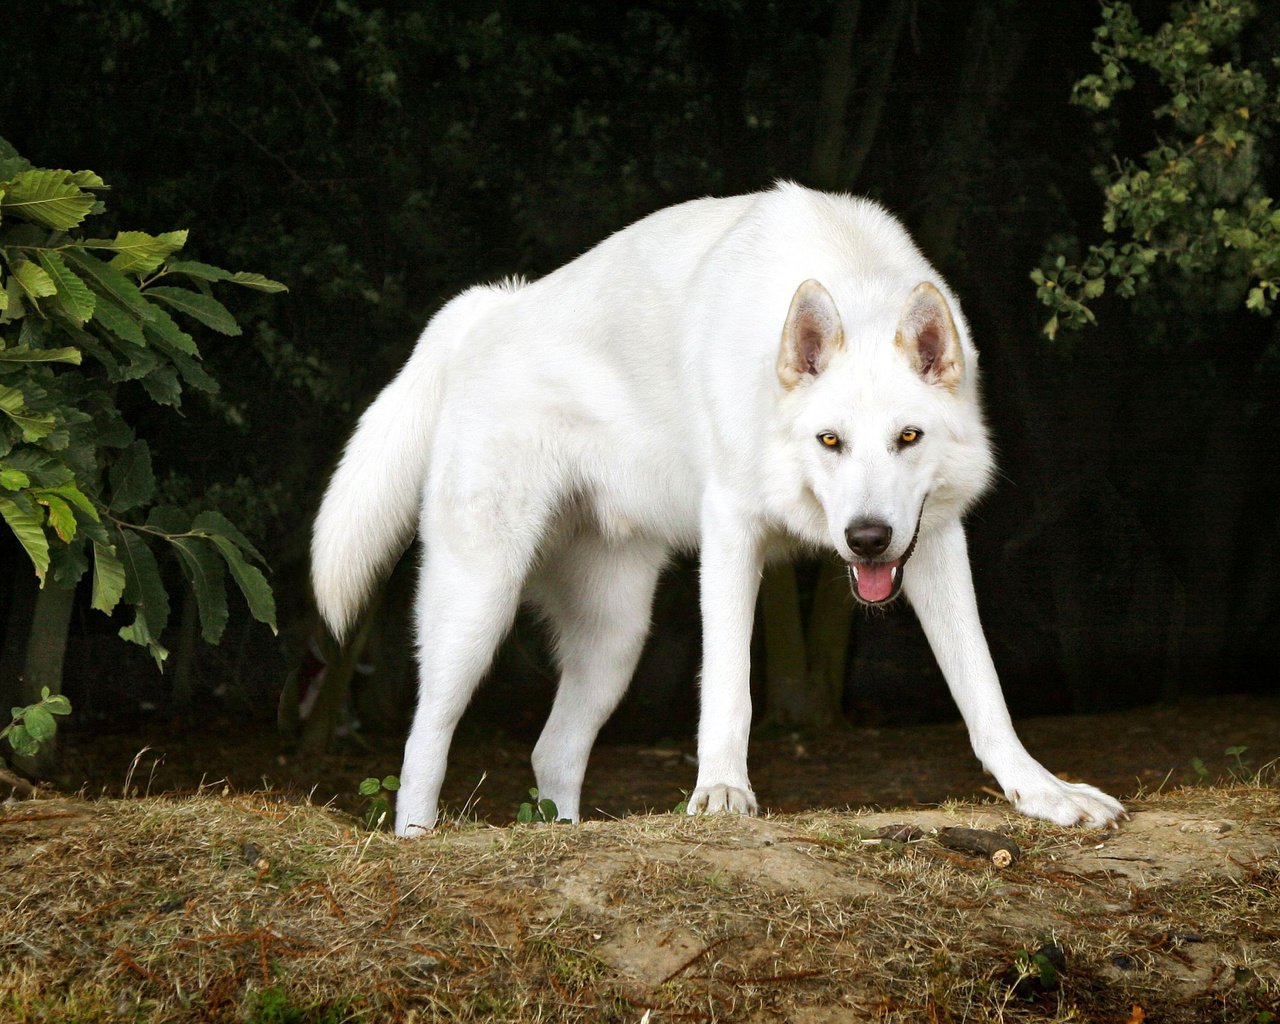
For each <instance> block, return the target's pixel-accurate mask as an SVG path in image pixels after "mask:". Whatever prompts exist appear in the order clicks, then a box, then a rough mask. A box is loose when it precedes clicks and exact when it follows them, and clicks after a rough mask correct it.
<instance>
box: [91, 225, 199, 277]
mask: <svg viewBox="0 0 1280 1024" xmlns="http://www.w3.org/2000/svg"><path fill="white" fill-rule="evenodd" d="M186 244H187V232H185V231H167V232H165V233H164V234H162V235H149V234H147V233H146V232H145V231H121V232H118V233H117V234H116V237H115V238H114V239H107V238H90V239H89V240H88V241H86V242H84V243H83V245H84V246H85V248H86V249H110V250H112V251H113V252H115V253H116V254H117V255H116V256H115V257H114V258H113V259H112V260H111V265H112V266H113V267H115V268H116V270H118V271H120V272H121V273H122V274H135V275H140V274H149V273H151V272H152V271H153V270H155V269H156V268H157V267H159V266H160V264H161V263H163V262H164V261H165V260H166V259H168V258H169V256H171V255H172V254H173V253H175V252H177V251H178V250H179V249H181V248H182V247H183V246H184V245H186Z"/></svg>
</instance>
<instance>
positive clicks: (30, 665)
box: [13, 583, 76, 778]
mask: <svg viewBox="0 0 1280 1024" xmlns="http://www.w3.org/2000/svg"><path fill="white" fill-rule="evenodd" d="M75 600H76V592H75V589H74V588H72V589H63V588H62V587H59V586H56V585H55V584H52V583H48V584H46V585H45V586H44V587H43V588H42V589H41V590H40V592H39V593H38V594H37V595H36V603H35V610H34V612H33V614H32V616H31V631H30V633H28V635H27V653H26V659H25V661H24V663H23V670H22V677H21V679H20V680H19V684H18V704H19V705H23V706H24V705H27V704H36V703H38V702H39V701H40V696H41V691H42V690H43V688H44V687H48V688H49V692H50V693H61V692H62V664H63V661H64V660H65V658H66V653H67V631H68V629H69V628H70V626H71V611H72V609H73V608H74V607H75ZM56 755H57V750H56V741H55V740H46V741H45V742H44V743H42V744H41V745H40V749H39V751H37V752H36V754H35V755H34V756H32V757H15V758H14V759H13V761H14V764H15V765H16V766H17V767H18V768H19V769H20V770H21V771H23V772H25V773H26V774H28V775H30V776H31V777H32V778H40V777H45V776H47V775H48V774H49V773H50V772H51V771H52V770H53V768H54V765H55V764H56V763H57V756H56Z"/></svg>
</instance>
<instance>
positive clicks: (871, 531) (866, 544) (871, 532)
mask: <svg viewBox="0 0 1280 1024" xmlns="http://www.w3.org/2000/svg"><path fill="white" fill-rule="evenodd" d="M844 539H845V540H847V541H848V542H849V547H850V548H851V549H852V550H853V553H854V554H855V555H857V556H858V557H859V558H876V557H878V556H880V555H883V554H884V551H885V548H887V547H888V546H889V541H891V540H892V539H893V527H892V526H890V525H889V524H888V523H878V522H876V521H875V520H874V519H860V520H858V521H857V522H854V523H850V524H849V528H848V529H847V530H845V531H844Z"/></svg>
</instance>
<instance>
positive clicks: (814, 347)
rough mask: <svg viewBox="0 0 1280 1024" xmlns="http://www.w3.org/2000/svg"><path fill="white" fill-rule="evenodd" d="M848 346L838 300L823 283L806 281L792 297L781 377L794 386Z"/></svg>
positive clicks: (784, 332) (784, 383)
mask: <svg viewBox="0 0 1280 1024" xmlns="http://www.w3.org/2000/svg"><path fill="white" fill-rule="evenodd" d="M843 346H844V327H843V326H842V325H841V323H840V311H839V310H837V309H836V304H835V300H834V299H832V298H831V293H830V292H828V291H827V290H826V289H825V288H824V287H822V285H821V284H819V283H818V282H817V281H814V280H812V279H810V280H808V281H805V282H804V283H803V284H802V285H800V287H799V288H797V289H796V293H795V295H794V296H792V298H791V309H790V310H788V311H787V322H786V324H785V325H783V328H782V345H781V347H780V348H779V349H778V380H780V381H782V386H783V387H784V388H787V389H790V388H793V387H795V386H796V385H797V384H799V383H800V382H801V381H802V380H804V379H805V378H806V377H816V376H817V375H818V374H820V373H821V372H822V371H823V370H824V369H826V367H827V363H829V362H830V361H831V356H832V354H833V353H835V352H837V351H838V350H839V349H840V348H842V347H843Z"/></svg>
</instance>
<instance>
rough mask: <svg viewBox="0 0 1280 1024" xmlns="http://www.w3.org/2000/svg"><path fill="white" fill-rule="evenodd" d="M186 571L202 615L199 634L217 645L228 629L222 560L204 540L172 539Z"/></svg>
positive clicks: (198, 538)
mask: <svg viewBox="0 0 1280 1024" xmlns="http://www.w3.org/2000/svg"><path fill="white" fill-rule="evenodd" d="M169 543H170V544H172V545H173V547H174V550H175V551H176V552H177V553H178V559H179V561H180V562H181V563H182V568H183V571H184V572H185V573H186V575H187V579H188V581H190V583H191V587H192V589H193V590H194V591H195V595H196V606H197V608H198V609H199V611H200V633H201V635H202V636H203V637H204V639H205V641H206V642H207V643H211V644H216V643H217V642H218V641H219V640H221V639H222V633H223V630H225V629H226V628H227V589H226V585H225V583H224V582H223V579H224V574H223V568H222V564H223V563H222V559H220V558H219V557H218V554H217V552H216V551H215V549H214V547H213V546H212V545H211V544H210V543H209V542H208V541H207V540H205V539H204V538H202V537H170V538H169Z"/></svg>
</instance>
